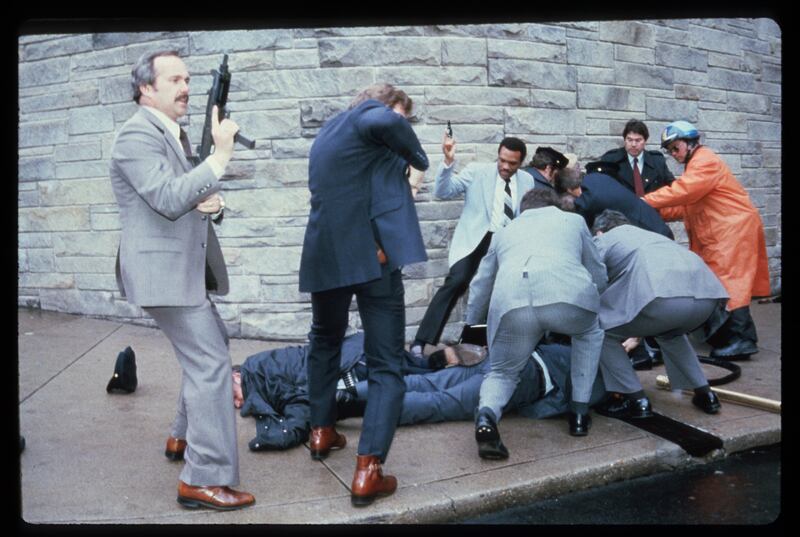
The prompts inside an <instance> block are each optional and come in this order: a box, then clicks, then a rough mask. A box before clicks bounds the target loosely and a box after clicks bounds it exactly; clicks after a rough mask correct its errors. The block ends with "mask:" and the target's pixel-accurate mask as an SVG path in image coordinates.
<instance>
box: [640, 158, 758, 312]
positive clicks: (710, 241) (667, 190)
mask: <svg viewBox="0 0 800 537" xmlns="http://www.w3.org/2000/svg"><path fill="white" fill-rule="evenodd" d="M644 201H646V202H647V203H648V204H650V205H651V206H653V207H655V208H656V209H658V210H659V212H660V213H661V216H662V217H663V218H664V220H666V221H674V220H683V224H684V226H685V227H686V234H687V235H688V236H689V248H690V249H691V250H692V251H693V252H695V253H696V254H697V255H699V256H700V257H702V258H703V260H704V261H705V262H706V264H707V265H708V266H709V267H710V268H711V270H712V271H714V274H716V275H717V277H718V278H719V279H720V281H721V282H722V284H723V285H724V286H725V289H726V290H727V291H728V294H729V295H730V299H729V300H728V307H727V309H728V310H729V311H730V310H734V309H737V308H741V307H744V306H749V305H750V299H751V297H752V296H767V295H769V294H770V284H769V265H768V263H767V247H766V241H765V239H764V228H763V226H762V224H761V217H760V216H759V214H758V210H757V209H756V208H755V207H754V206H753V203H752V202H751V201H750V196H748V195H747V192H746V191H745V189H744V188H743V187H742V185H741V184H739V181H737V180H736V177H734V175H733V173H731V170H730V168H728V166H727V165H726V164H725V163H724V162H723V161H722V159H721V158H720V157H719V156H718V155H717V154H716V153H714V152H713V151H712V150H711V149H709V148H707V147H705V146H699V147H698V148H697V149H695V151H694V154H693V155H692V156H691V158H690V159H689V162H688V164H687V165H686V169H685V170H684V173H683V175H682V176H680V177H677V178H676V179H675V181H674V182H673V183H672V184H671V185H669V186H664V187H662V188H659V189H658V190H656V191H654V192H651V193H649V194H647V195H646V196H645V197H644Z"/></svg>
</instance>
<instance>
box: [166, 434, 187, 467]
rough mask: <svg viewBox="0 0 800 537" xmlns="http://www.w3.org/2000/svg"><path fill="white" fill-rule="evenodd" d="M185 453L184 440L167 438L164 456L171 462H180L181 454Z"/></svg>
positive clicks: (172, 437)
mask: <svg viewBox="0 0 800 537" xmlns="http://www.w3.org/2000/svg"><path fill="white" fill-rule="evenodd" d="M184 451H186V440H184V439H182V438H175V437H174V436H170V437H169V438H167V447H166V449H165V450H164V455H165V456H166V457H167V458H168V459H169V460H171V461H173V462H175V461H182V460H183V452H184Z"/></svg>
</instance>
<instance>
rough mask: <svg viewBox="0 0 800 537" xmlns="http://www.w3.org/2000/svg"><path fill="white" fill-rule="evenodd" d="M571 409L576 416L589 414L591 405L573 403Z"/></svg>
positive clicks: (570, 405)
mask: <svg viewBox="0 0 800 537" xmlns="http://www.w3.org/2000/svg"><path fill="white" fill-rule="evenodd" d="M569 407H570V409H571V410H572V411H573V412H574V413H575V414H588V413H589V403H579V402H577V401H571V402H570V404H569Z"/></svg>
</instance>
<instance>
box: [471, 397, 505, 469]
mask: <svg viewBox="0 0 800 537" xmlns="http://www.w3.org/2000/svg"><path fill="white" fill-rule="evenodd" d="M475 440H476V441H477V442H478V456H479V457H480V458H482V459H490V460H500V459H507V458H508V449H507V448H506V446H504V445H503V441H502V440H500V433H499V432H498V431H497V423H496V422H495V419H494V412H492V411H491V410H490V409H488V408H482V409H480V410H479V411H478V416H477V417H476V419H475Z"/></svg>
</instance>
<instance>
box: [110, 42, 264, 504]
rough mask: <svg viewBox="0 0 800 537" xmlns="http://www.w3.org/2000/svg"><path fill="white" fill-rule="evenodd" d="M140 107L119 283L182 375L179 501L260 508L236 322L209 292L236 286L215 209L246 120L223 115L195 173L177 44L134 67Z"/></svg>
mask: <svg viewBox="0 0 800 537" xmlns="http://www.w3.org/2000/svg"><path fill="white" fill-rule="evenodd" d="M131 84H132V86H133V95H134V96H133V99H134V101H136V103H137V104H138V105H139V110H138V111H137V112H136V114H134V115H133V117H131V118H130V119H129V120H128V121H126V122H125V124H124V125H123V126H122V129H121V130H120V131H119V133H118V134H117V138H116V140H115V141H114V146H113V148H112V153H111V166H110V173H111V184H112V187H113V190H114V195H115V196H116V198H117V203H118V204H119V216H120V223H121V225H122V232H121V236H120V246H119V252H118V254H117V283H118V285H119V288H120V291H121V293H122V295H123V296H125V297H127V299H128V301H129V302H130V303H131V304H136V305H138V306H140V307H141V308H142V309H143V310H144V311H146V312H147V313H148V314H149V315H151V316H152V317H153V319H155V321H156V323H157V324H158V326H159V328H161V330H162V331H163V332H164V334H165V335H166V336H167V338H168V339H169V340H170V342H171V343H172V345H173V347H174V349H175V353H176V355H177V358H178V362H179V363H180V365H181V369H182V371H183V376H182V382H181V390H180V396H179V401H178V412H177V416H176V418H175V421H174V423H173V426H172V436H171V437H170V439H169V440H168V443H167V455H168V456H170V458H173V459H174V460H177V459H181V458H183V459H184V460H185V465H184V467H183V470H182V471H181V474H180V479H179V481H178V502H179V503H181V504H182V505H184V506H186V507H189V508H198V507H209V508H213V509H221V510H230V509H239V508H242V507H246V506H248V505H252V504H253V503H254V502H255V498H253V496H252V495H251V494H249V493H246V492H240V491H236V490H233V489H231V488H230V487H231V486H235V485H238V483H239V459H238V451H237V446H236V421H235V412H234V409H233V408H232V407H231V405H230V404H229V400H230V394H231V391H232V389H233V388H232V384H231V375H230V370H231V360H230V355H229V353H228V348H227V333H226V330H225V325H224V324H223V322H222V319H220V316H219V314H218V313H217V311H216V308H215V307H214V303H213V302H211V301H210V300H209V298H208V291H209V290H212V291H215V292H216V293H217V294H226V293H227V292H228V276H227V271H226V269H225V261H224V259H223V257H222V251H221V249H220V246H219V242H218V241H217V237H216V234H215V233H214V230H213V228H212V226H211V219H210V216H211V215H213V214H215V213H218V212H219V211H220V210H221V209H222V207H224V202H223V201H222V197H221V196H220V195H219V194H218V192H219V191H220V190H221V188H222V185H221V183H220V181H219V179H220V177H222V175H223V173H224V171H225V167H226V166H227V164H228V161H229V160H230V159H231V156H232V154H233V139H234V136H235V134H236V132H237V131H238V130H239V127H238V126H237V125H236V123H234V122H233V121H231V120H229V119H224V120H223V121H221V122H220V121H218V116H217V111H216V110H215V111H214V123H213V127H212V136H213V138H214V145H215V151H214V153H213V154H212V155H210V156H209V157H208V158H206V159H205V160H204V161H203V162H202V163H200V164H199V165H198V166H197V167H195V168H193V167H192V165H191V164H190V161H189V159H188V156H190V153H191V149H190V146H189V141H188V138H186V133H185V132H183V129H182V128H181V127H180V126H179V125H178V123H177V120H178V118H180V117H181V116H183V115H185V114H186V111H187V106H188V102H189V73H188V71H187V69H186V66H185V65H184V63H183V61H182V60H181V58H180V57H179V55H178V53H177V52H175V51H158V52H153V53H147V54H144V55H143V56H142V57H141V58H140V59H139V61H138V62H137V63H136V65H135V66H134V68H133V71H132V78H131Z"/></svg>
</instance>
